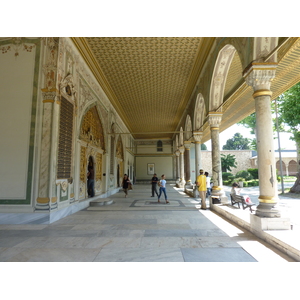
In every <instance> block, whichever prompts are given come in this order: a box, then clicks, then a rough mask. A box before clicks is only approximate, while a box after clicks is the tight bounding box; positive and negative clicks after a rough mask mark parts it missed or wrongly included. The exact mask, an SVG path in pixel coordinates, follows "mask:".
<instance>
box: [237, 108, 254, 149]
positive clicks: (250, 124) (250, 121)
mask: <svg viewBox="0 0 300 300" xmlns="http://www.w3.org/2000/svg"><path fill="white" fill-rule="evenodd" d="M237 124H238V125H242V126H244V127H246V128H249V129H250V133H251V134H254V135H255V134H256V133H255V129H256V113H255V112H254V113H252V114H251V115H249V116H248V117H246V118H245V119H243V120H242V121H240V122H238V123H237ZM250 148H251V149H253V150H257V143H256V138H254V139H251V142H250Z"/></svg>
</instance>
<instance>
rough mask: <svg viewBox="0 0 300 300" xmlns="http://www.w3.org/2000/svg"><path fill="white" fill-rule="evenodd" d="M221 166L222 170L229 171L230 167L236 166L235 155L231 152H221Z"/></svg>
mask: <svg viewBox="0 0 300 300" xmlns="http://www.w3.org/2000/svg"><path fill="white" fill-rule="evenodd" d="M221 166H222V172H227V170H228V171H231V168H236V167H237V164H236V160H235V156H234V155H232V154H227V155H225V154H221Z"/></svg>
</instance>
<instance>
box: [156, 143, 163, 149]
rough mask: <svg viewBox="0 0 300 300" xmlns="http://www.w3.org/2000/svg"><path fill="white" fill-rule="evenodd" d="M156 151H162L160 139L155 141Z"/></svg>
mask: <svg viewBox="0 0 300 300" xmlns="http://www.w3.org/2000/svg"><path fill="white" fill-rule="evenodd" d="M156 151H157V152H162V151H163V142H162V141H161V140H159V141H157V143H156Z"/></svg>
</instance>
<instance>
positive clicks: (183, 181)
mask: <svg viewBox="0 0 300 300" xmlns="http://www.w3.org/2000/svg"><path fill="white" fill-rule="evenodd" d="M184 186H185V180H181V181H179V182H178V187H179V188H184Z"/></svg>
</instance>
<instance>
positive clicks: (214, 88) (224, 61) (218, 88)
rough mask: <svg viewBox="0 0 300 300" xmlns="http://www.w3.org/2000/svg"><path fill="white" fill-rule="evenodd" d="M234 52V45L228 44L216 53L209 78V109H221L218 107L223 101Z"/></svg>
mask: <svg viewBox="0 0 300 300" xmlns="http://www.w3.org/2000/svg"><path fill="white" fill-rule="evenodd" d="M235 52H236V49H235V48H234V46H232V45H230V44H228V45H226V46H224V47H223V48H222V49H221V50H220V52H219V54H218V57H217V60H216V63H215V67H214V71H213V76H212V80H211V87H210V94H209V111H220V110H221V109H220V108H219V107H220V105H221V104H222V103H223V96H224V88H225V84H226V78H227V74H228V71H229V68H230V65H231V62H232V59H233V57H234V54H235Z"/></svg>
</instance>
